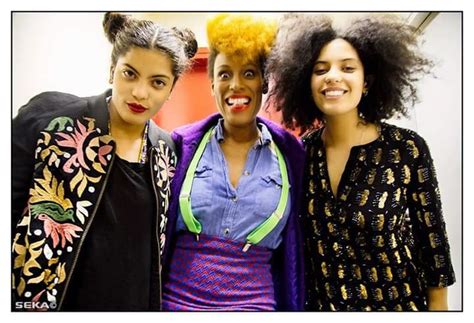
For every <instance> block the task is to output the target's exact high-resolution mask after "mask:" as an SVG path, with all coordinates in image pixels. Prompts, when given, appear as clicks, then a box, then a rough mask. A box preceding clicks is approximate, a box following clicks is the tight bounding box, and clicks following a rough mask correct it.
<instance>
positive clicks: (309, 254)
mask: <svg viewBox="0 0 474 323" xmlns="http://www.w3.org/2000/svg"><path fill="white" fill-rule="evenodd" d="M321 133H322V131H321V129H320V130H317V131H315V132H313V133H312V134H310V135H309V136H307V137H306V138H305V139H304V143H305V146H306V153H307V163H306V176H305V187H304V189H305V192H306V196H305V204H304V205H305V208H306V209H305V208H303V228H304V230H305V252H306V257H305V259H306V292H307V295H306V296H307V298H306V299H307V301H306V309H307V310H323V311H330V310H336V311H365V310H388V311H396V310H401V311H412V310H427V300H426V297H427V295H426V294H427V288H428V287H430V286H437V287H445V286H448V285H451V284H453V283H454V281H455V277H454V272H453V268H452V265H451V259H450V252H449V244H448V239H447V235H446V228H445V223H444V220H443V215H442V210H441V200H440V197H439V190H438V183H437V180H436V175H435V170H434V167H433V161H432V159H431V156H430V153H429V150H428V147H427V145H426V143H425V141H424V140H423V138H421V137H420V136H419V135H417V134H416V133H415V132H413V131H410V130H406V129H401V128H398V127H395V126H392V125H388V124H385V123H382V124H381V127H380V136H379V138H378V139H376V140H375V141H373V142H371V143H368V144H366V145H361V146H356V147H353V148H352V150H351V153H350V157H349V160H348V161H347V164H346V168H345V170H344V172H343V174H342V177H341V180H340V183H339V189H338V196H337V197H335V196H334V195H333V193H332V191H331V188H330V182H329V176H328V170H327V165H326V155H325V149H324V146H323V142H322V140H321Z"/></svg>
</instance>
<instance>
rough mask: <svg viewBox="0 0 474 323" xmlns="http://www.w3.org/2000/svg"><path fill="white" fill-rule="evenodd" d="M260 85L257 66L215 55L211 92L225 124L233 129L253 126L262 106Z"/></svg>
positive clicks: (261, 80)
mask: <svg viewBox="0 0 474 323" xmlns="http://www.w3.org/2000/svg"><path fill="white" fill-rule="evenodd" d="M262 83H263V79H262V74H261V71H260V68H259V66H258V64H257V63H255V62H247V63H240V62H238V61H236V60H235V59H234V58H232V57H229V56H227V55H225V54H221V53H219V54H217V56H216V59H215V61H214V75H213V81H212V91H213V94H214V96H215V99H216V104H217V108H218V109H219V112H220V113H221V114H222V116H223V117H224V120H225V122H226V123H228V124H229V125H231V126H234V127H242V126H247V125H250V124H252V123H255V118H256V116H257V113H258V111H259V110H260V106H261V104H262Z"/></svg>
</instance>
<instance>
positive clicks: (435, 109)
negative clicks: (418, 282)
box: [389, 13, 462, 310]
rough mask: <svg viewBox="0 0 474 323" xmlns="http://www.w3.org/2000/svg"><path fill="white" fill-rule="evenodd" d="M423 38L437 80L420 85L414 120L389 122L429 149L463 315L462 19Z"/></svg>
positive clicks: (437, 22) (439, 22) (455, 303)
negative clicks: (421, 140)
mask: <svg viewBox="0 0 474 323" xmlns="http://www.w3.org/2000/svg"><path fill="white" fill-rule="evenodd" d="M423 38H424V39H425V41H426V42H425V44H424V46H423V47H422V49H423V51H424V52H425V53H427V54H428V55H429V56H430V57H432V58H433V59H435V60H436V61H437V62H438V63H437V65H436V68H435V70H434V71H435V74H436V76H437V78H436V79H434V78H432V77H429V78H425V79H424V80H423V81H422V82H420V87H419V88H420V93H419V94H420V100H421V102H420V103H419V104H417V105H416V106H415V109H414V110H413V111H412V113H411V118H410V119H403V120H391V121H389V122H390V123H394V124H397V125H400V126H403V127H406V128H410V129H413V130H415V131H417V132H418V133H419V134H420V135H421V136H422V137H423V138H424V139H425V140H426V141H427V143H428V146H429V147H430V151H431V155H432V157H433V160H434V163H435V167H436V171H437V176H438V181H439V187H440V191H441V200H442V203H443V211H444V218H445V221H446V226H447V231H448V237H449V241H450V244H451V257H452V260H453V266H454V271H455V273H456V280H457V282H456V283H455V284H454V285H453V286H451V287H450V288H449V290H448V293H449V294H448V295H449V296H448V297H449V308H450V309H452V310H461V309H462V308H461V305H462V302H461V301H462V300H461V290H462V276H461V275H462V271H461V269H462V267H461V260H462V254H461V245H462V227H461V221H462V213H461V129H462V128H461V127H462V126H461V109H462V106H461V42H462V39H461V14H459V13H442V14H439V15H438V16H437V17H436V18H435V19H434V20H433V21H432V22H431V23H430V24H429V25H428V27H427V29H426V30H425V34H424V37H423Z"/></svg>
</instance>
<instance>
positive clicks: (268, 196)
mask: <svg viewBox="0 0 474 323" xmlns="http://www.w3.org/2000/svg"><path fill="white" fill-rule="evenodd" d="M207 32H208V39H209V47H210V55H209V60H208V71H209V77H210V79H211V81H212V93H213V95H214V96H215V101H216V105H217V109H218V111H219V112H218V113H216V114H214V115H212V116H210V117H208V118H207V119H205V120H202V121H199V122H197V123H194V124H191V125H188V126H184V127H182V128H179V129H177V130H175V131H174V132H173V133H172V138H173V140H174V142H175V144H176V150H177V154H178V156H179V163H178V165H177V167H176V173H175V178H174V181H173V183H172V192H173V193H172V196H173V198H172V201H171V205H170V213H171V214H175V215H176V216H175V217H170V218H169V221H168V230H170V231H173V232H174V233H175V234H174V237H173V239H172V240H173V241H171V244H170V248H171V249H170V250H168V251H167V254H166V258H167V259H169V261H168V262H167V264H166V266H165V268H164V271H165V272H166V277H165V281H164V288H163V310H168V311H272V310H287V311H291V310H301V309H302V307H303V295H302V292H303V265H302V243H301V238H300V233H299V231H298V225H297V209H298V200H299V198H298V196H299V187H300V186H301V184H300V183H301V179H302V169H303V156H304V153H303V149H302V146H301V144H300V143H299V142H298V141H297V140H296V138H294V137H293V136H292V135H291V134H290V133H288V132H286V131H285V130H283V129H282V128H281V127H280V126H278V125H276V124H274V123H272V122H270V121H267V120H264V119H262V118H259V117H257V113H258V111H259V110H260V106H261V103H262V95H263V94H264V93H265V92H266V91H267V81H266V79H265V78H264V68H265V61H266V57H267V55H268V53H269V51H270V49H271V46H272V44H273V41H274V37H275V34H276V25H275V24H274V23H272V22H267V21H265V20H261V19H260V20H259V19H256V18H253V17H251V16H246V15H230V14H222V15H218V16H216V17H214V18H213V19H211V20H210V21H209V22H208V25H207Z"/></svg>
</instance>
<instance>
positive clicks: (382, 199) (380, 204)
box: [379, 192, 388, 209]
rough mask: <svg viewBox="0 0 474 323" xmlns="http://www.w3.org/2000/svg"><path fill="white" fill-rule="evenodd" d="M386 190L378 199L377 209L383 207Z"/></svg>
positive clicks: (385, 199) (386, 194)
mask: <svg viewBox="0 0 474 323" xmlns="http://www.w3.org/2000/svg"><path fill="white" fill-rule="evenodd" d="M387 196H388V193H387V192H383V194H382V196H381V197H380V199H379V209H383V208H384V207H385V201H387Z"/></svg>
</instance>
